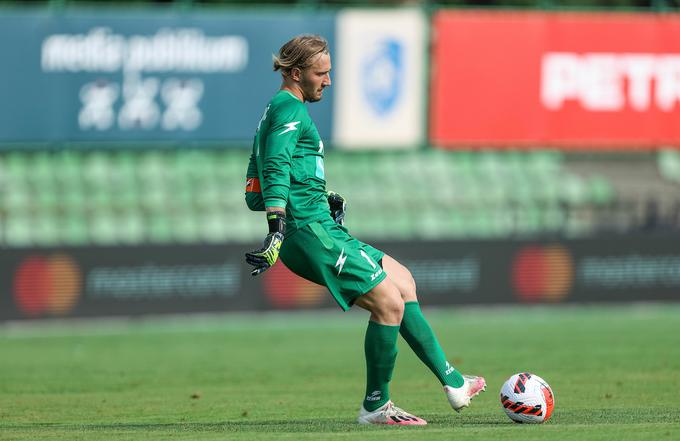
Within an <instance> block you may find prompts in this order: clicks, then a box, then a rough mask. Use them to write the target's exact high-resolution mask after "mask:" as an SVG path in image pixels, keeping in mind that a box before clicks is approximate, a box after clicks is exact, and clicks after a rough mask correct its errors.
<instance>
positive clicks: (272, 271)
mask: <svg viewBox="0 0 680 441" xmlns="http://www.w3.org/2000/svg"><path fill="white" fill-rule="evenodd" d="M263 283H264V291H265V295H266V296H267V299H268V300H269V302H270V303H271V305H272V306H274V307H276V308H296V307H312V306H317V305H319V304H320V303H321V302H323V301H324V299H325V298H326V288H324V287H323V286H321V285H317V284H316V283H313V282H310V281H309V280H306V279H303V278H302V277H300V276H298V275H297V274H295V273H293V272H292V271H291V270H289V269H288V268H286V266H285V265H284V264H282V263H281V262H277V263H276V264H274V266H273V267H271V268H269V270H267V272H266V273H265V278H264V282H263Z"/></svg>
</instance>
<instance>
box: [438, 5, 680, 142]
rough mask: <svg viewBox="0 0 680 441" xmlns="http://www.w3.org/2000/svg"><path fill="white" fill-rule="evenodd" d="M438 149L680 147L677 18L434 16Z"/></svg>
mask: <svg viewBox="0 0 680 441" xmlns="http://www.w3.org/2000/svg"><path fill="white" fill-rule="evenodd" d="M433 26H434V35H435V40H434V57H433V70H432V88H431V90H432V92H431V117H432V118H431V121H430V138H431V141H432V142H433V143H434V144H436V145H439V146H445V147H447V146H448V147H451V146H456V145H498V146H502V145H525V146H539V147H541V146H546V145H552V146H563V147H574V146H575V147H583V146H589V147H600V148H612V147H613V148H637V147H651V146H657V145H676V146H680V16H677V15H675V16H674V15H670V16H668V15H652V14H603V13H599V14H595V13H532V12H528V13H527V12H517V13H511V12H502V13H501V12H457V11H440V12H439V13H437V14H436V15H435V16H434V23H433Z"/></svg>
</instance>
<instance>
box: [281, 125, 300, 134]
mask: <svg viewBox="0 0 680 441" xmlns="http://www.w3.org/2000/svg"><path fill="white" fill-rule="evenodd" d="M298 124H300V121H293V122H290V123H288V124H284V125H285V126H286V130H284V131H283V132H281V133H279V136H281V135H283V134H284V133H288V132H292V131H294V130H297V125H298Z"/></svg>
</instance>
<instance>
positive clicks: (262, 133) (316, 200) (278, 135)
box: [246, 90, 329, 236]
mask: <svg viewBox="0 0 680 441" xmlns="http://www.w3.org/2000/svg"><path fill="white" fill-rule="evenodd" d="M323 158H324V149H323V142H322V141H321V138H320V137H319V131H318V130H317V129H316V125H315V124H314V122H313V121H312V119H311V118H310V116H309V114H308V113H307V107H306V106H305V105H304V103H302V102H301V101H300V100H299V99H298V98H297V97H295V96H294V95H293V94H292V93H290V92H288V91H285V90H280V91H279V92H278V93H277V94H276V95H274V97H273V98H272V100H271V101H270V102H269V104H268V105H267V108H266V109H265V111H264V114H263V115H262V119H261V120H260V123H259V124H258V126H257V132H256V133H255V140H254V141H253V152H252V154H251V155H250V162H249V163H248V171H247V174H246V182H247V184H246V202H247V204H248V207H249V208H250V209H251V210H256V211H260V210H264V209H265V207H285V208H286V236H289V235H291V234H293V233H294V232H295V231H296V230H297V229H299V228H302V227H303V226H305V225H307V224H309V223H311V222H314V221H317V220H320V219H322V218H324V217H328V216H329V208H328V201H327V199H326V179H325V175H324V164H323ZM255 179H259V185H253V182H254V180H255ZM258 187H259V188H258ZM249 190H250V191H249ZM258 190H261V193H260V192H258Z"/></svg>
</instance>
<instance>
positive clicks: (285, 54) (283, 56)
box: [272, 35, 329, 76]
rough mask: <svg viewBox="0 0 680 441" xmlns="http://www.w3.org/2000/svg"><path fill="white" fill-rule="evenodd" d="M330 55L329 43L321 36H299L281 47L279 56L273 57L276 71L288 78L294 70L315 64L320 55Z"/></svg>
mask: <svg viewBox="0 0 680 441" xmlns="http://www.w3.org/2000/svg"><path fill="white" fill-rule="evenodd" d="M322 53H323V54H328V53H329V51H328V42H327V41H326V40H325V39H324V38H323V37H321V36H319V35H298V36H297V37H295V38H293V39H292V40H290V41H289V42H288V43H286V44H284V45H283V46H281V49H279V55H278V56H276V55H273V56H272V59H273V61H274V70H275V71H277V70H279V69H280V70H281V72H282V73H283V74H284V75H285V76H288V75H289V74H290V71H291V70H292V69H293V68H296V67H297V68H298V69H300V70H303V69H305V68H307V67H309V66H311V65H312V64H313V63H314V60H315V57H316V56H317V55H318V54H322Z"/></svg>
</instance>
